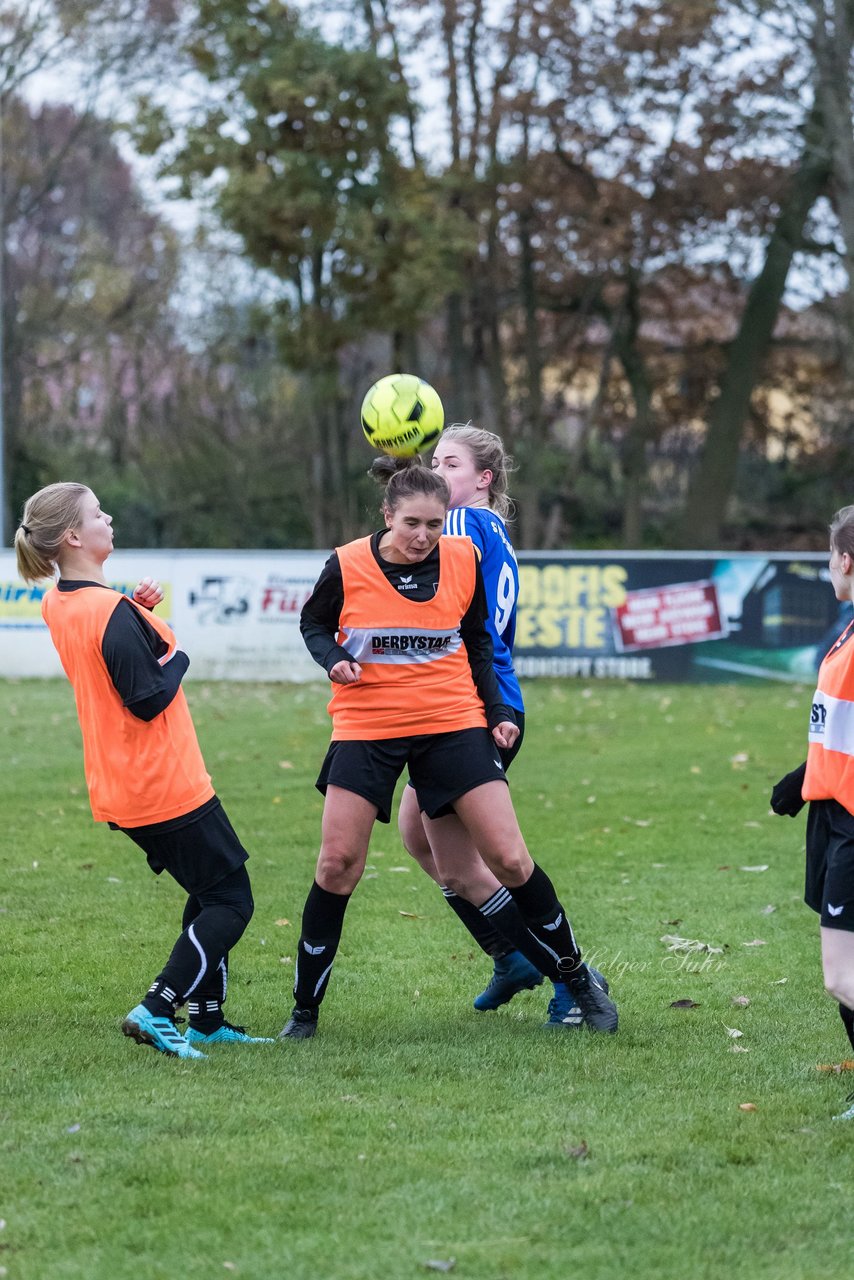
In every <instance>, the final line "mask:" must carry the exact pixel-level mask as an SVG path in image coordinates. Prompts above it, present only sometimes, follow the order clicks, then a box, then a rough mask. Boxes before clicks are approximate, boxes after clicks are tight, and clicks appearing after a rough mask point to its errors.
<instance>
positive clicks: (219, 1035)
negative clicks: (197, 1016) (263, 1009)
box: [186, 1022, 273, 1045]
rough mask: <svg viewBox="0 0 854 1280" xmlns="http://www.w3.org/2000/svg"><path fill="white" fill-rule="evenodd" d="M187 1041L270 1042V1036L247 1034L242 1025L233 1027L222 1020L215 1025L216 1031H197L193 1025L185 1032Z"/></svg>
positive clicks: (214, 1042)
mask: <svg viewBox="0 0 854 1280" xmlns="http://www.w3.org/2000/svg"><path fill="white" fill-rule="evenodd" d="M186 1038H187V1041H188V1043H189V1044H200V1045H208V1044H272V1043H273V1039H272V1037H271V1036H250V1035H247V1033H246V1031H245V1029H244V1028H243V1027H234V1026H232V1024H231V1023H230V1022H224V1023H223V1024H222V1026H221V1027H217V1029H216V1031H211V1032H208V1033H205V1032H204V1031H197V1030H196V1028H195V1027H190V1029H189V1031H188V1032H187V1037H186Z"/></svg>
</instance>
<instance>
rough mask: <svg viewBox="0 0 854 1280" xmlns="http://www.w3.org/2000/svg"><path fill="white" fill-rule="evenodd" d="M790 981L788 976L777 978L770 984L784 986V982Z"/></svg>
mask: <svg viewBox="0 0 854 1280" xmlns="http://www.w3.org/2000/svg"><path fill="white" fill-rule="evenodd" d="M788 981H789V979H788V978H776V979H775V980H774V981H773V982H772V983H770V985H771V986H772V987H782V985H783V983H784V982H788Z"/></svg>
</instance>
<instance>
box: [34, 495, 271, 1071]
mask: <svg viewBox="0 0 854 1280" xmlns="http://www.w3.org/2000/svg"><path fill="white" fill-rule="evenodd" d="M112 524H113V521H112V517H111V516H109V515H107V513H106V512H104V511H102V510H101V506H100V503H99V502H98V499H97V498H96V496H95V494H94V493H92V491H91V489H88V488H87V487H86V486H85V485H82V484H73V483H62V484H52V485H48V486H47V487H46V488H44V489H40V490H39V491H38V493H35V494H33V496H32V497H31V498H29V499H28V501H27V503H26V504H25V507H24V517H23V520H22V522H21V525H20V527H19V529H18V531H17V533H16V535H15V552H16V555H17V561H18V570H19V572H20V574H21V576H22V577H23V578H24V580H25V581H29V582H35V581H39V580H41V579H44V578H49V577H53V576H54V575H55V574H56V573H57V571H58V575H59V576H58V581H57V583H56V586H55V587H54V589H53V590H51V591H48V592H47V594H46V595H45V597H44V600H43V602H42V614H43V616H44V620H45V622H46V623H47V626H48V629H49V631H50V635H51V639H52V640H53V643H54V645H55V647H56V649H57V652H58V653H59V657H60V660H61V662H62V666H63V669H64V670H65V673H66V675H67V676H68V678H69V680H70V681H71V684H72V687H73V689H74V697H75V701H76V704H77V715H78V718H79V720H80V728H81V731H82V735H83V760H84V770H85V774H86V784H87V786H88V789H89V800H90V803H91V806H92V815H93V817H94V818H95V820H96V822H106V823H108V824H109V825H110V827H112V828H114V829H119V830H122V831H124V832H126V834H127V835H129V836H130V837H131V839H132V840H133V841H134V842H135V844H137V845H138V846H139V847H140V848H141V849H142V850H143V852H144V853H145V855H146V858H147V860H148V864H149V866H150V867H151V869H152V870H153V871H154V872H156V873H157V874H158V875H159V874H160V872H162V871H168V872H169V874H170V875H171V876H172V877H173V878H174V879H175V880H177V882H178V883H179V884H180V885H181V886H182V888H184V889H185V890H186V891H187V894H188V895H189V896H188V899H187V903H186V906H185V909H184V918H183V925H182V929H183V932H182V933H181V936H180V937H179V938H178V941H177V942H176V943H175V946H174V948H173V950H172V954H171V955H170V957H169V959H168V961H167V962H166V965H165V966H164V968H163V969H162V970H161V972H160V973H159V974H158V976H157V977H156V978H155V980H154V982H153V983H152V984H151V987H150V988H149V990H148V992H147V994H146V995H145V996H144V997H143V999H142V1000H141V1001H140V1002H139V1004H137V1005H136V1006H135V1007H134V1008H133V1009H132V1010H131V1011H130V1013H129V1014H128V1015H127V1017H126V1018H125V1020H124V1022H123V1023H122V1030H123V1031H124V1033H125V1035H127V1036H130V1037H131V1038H132V1039H134V1040H136V1041H137V1042H138V1043H140V1044H148V1045H151V1046H152V1047H154V1048H155V1049H157V1050H158V1051H159V1052H160V1053H165V1054H167V1055H169V1056H171V1057H178V1058H203V1057H205V1056H206V1055H205V1054H204V1053H202V1052H201V1049H202V1048H204V1047H206V1046H209V1045H219V1044H246V1043H257V1042H258V1041H257V1039H256V1038H255V1037H252V1036H249V1035H247V1034H246V1032H245V1031H244V1030H243V1028H242V1027H235V1026H233V1025H231V1024H230V1023H228V1022H226V1021H225V1017H224V1015H223V1010H222V1006H223V1002H224V1000H225V996H226V987H227V968H228V953H229V951H230V950H231V948H232V947H233V946H234V945H235V943H236V942H237V941H238V940H239V939H240V937H241V935H242V934H243V931H244V930H245V928H246V926H247V924H248V923H249V920H250V919H251V917H252V910H253V902H252V892H251V888H250V884H249V876H248V875H247V872H246V867H245V866H244V863H245V862H246V859H247V856H248V855H247V853H246V850H245V849H244V848H243V846H242V844H241V843H240V841H239V840H238V838H237V835H236V834H235V831H234V828H233V827H232V826H231V823H230V822H229V821H228V818H227V817H226V814H225V810H224V809H223V807H222V805H221V804H220V802H219V800H218V798H217V796H216V794H215V793H214V789H213V787H212V786H211V780H210V777H209V775H208V772H207V770H206V768H205V763H204V760H203V759H202V754H201V751H200V750H199V744H198V741H197V739H196V732H195V729H194V727H193V721H192V719H191V717H190V711H189V708H188V706H187V702H186V699H185V697H184V692H183V689H182V688H181V680H182V678H183V676H184V673H185V672H186V670H187V668H188V666H189V658H188V657H187V655H186V654H185V653H184V652H182V650H181V649H179V648H178V645H177V642H176V640H175V636H174V635H173V633H172V631H171V630H170V628H169V627H168V626H167V625H166V623H165V622H163V620H162V619H160V618H158V617H157V615H156V614H155V613H154V612H152V611H153V610H154V608H155V607H156V606H157V605H158V604H159V603H160V601H161V600H162V599H163V592H162V590H161V588H160V586H159V584H158V583H156V582H154V581H152V579H150V578H144V579H143V580H142V582H140V584H139V585H138V586H137V588H136V590H135V591H134V593H133V597H132V598H129V597H127V596H125V595H123V594H122V593H121V592H119V591H115V590H113V589H112V588H111V587H109V586H108V585H107V580H106V576H105V573H104V564H105V561H106V560H107V557H108V556H109V554H110V552H111V551H112V549H113V530H112ZM185 1003H186V1005H187V1009H188V1013H189V1022H190V1025H189V1029H188V1031H187V1034H186V1036H185V1035H182V1034H181V1032H180V1031H179V1030H178V1028H177V1026H176V1025H175V1013H176V1009H177V1007H178V1006H179V1005H182V1004H185Z"/></svg>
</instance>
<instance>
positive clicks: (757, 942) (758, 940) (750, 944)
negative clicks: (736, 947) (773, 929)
mask: <svg viewBox="0 0 854 1280" xmlns="http://www.w3.org/2000/svg"><path fill="white" fill-rule="evenodd" d="M741 945H742V946H743V947H764V946H766V945H767V944H766V942H765V939H764V938H754V939H753V941H752V942H742V944H741Z"/></svg>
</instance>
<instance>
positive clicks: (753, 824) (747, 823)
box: [744, 822, 762, 827]
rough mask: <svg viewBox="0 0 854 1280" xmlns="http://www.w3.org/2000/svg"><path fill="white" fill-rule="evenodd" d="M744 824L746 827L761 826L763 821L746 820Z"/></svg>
mask: <svg viewBox="0 0 854 1280" xmlns="http://www.w3.org/2000/svg"><path fill="white" fill-rule="evenodd" d="M744 825H745V826H746V827H761V826H762V823H761V822H745V824H744Z"/></svg>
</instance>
